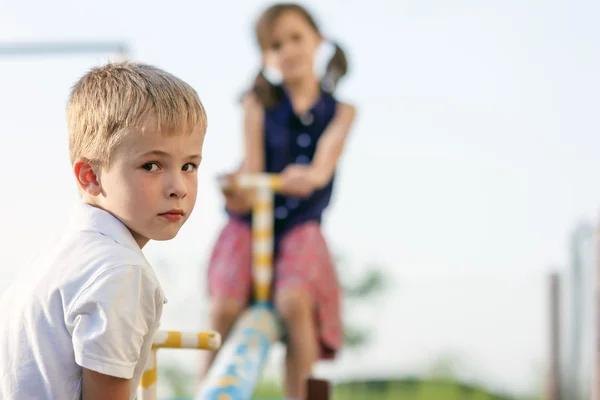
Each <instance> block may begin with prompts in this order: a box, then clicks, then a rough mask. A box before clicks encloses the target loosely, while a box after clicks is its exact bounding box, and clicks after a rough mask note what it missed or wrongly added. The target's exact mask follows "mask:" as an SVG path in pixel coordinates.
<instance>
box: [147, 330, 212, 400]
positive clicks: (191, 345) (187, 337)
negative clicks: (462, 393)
mask: <svg viewBox="0 0 600 400" xmlns="http://www.w3.org/2000/svg"><path fill="white" fill-rule="evenodd" d="M220 346H221V335H220V334H219V333H217V332H197V333H192V332H179V331H158V332H156V333H155V334H154V338H153V341H152V351H151V352H150V356H149V358H148V361H147V362H146V366H145V368H144V373H143V374H142V379H141V380H140V384H139V386H138V388H137V399H138V400H156V399H157V393H156V383H157V376H158V374H157V368H158V361H157V353H158V349H202V350H213V351H214V350H217V349H218V348H219V347H220Z"/></svg>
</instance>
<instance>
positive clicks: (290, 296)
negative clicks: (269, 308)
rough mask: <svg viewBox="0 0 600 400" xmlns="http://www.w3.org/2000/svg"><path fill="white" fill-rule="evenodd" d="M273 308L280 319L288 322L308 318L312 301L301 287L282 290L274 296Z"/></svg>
mask: <svg viewBox="0 0 600 400" xmlns="http://www.w3.org/2000/svg"><path fill="white" fill-rule="evenodd" d="M275 307H276V308H277V311H278V313H279V314H280V315H281V318H283V320H284V321H286V322H290V321H294V320H297V319H299V318H305V317H306V316H307V315H308V316H310V313H311V309H312V300H311V298H310V296H309V294H308V293H307V291H306V290H305V289H304V288H302V287H297V288H293V289H284V290H282V291H281V292H280V293H277V294H276V295H275Z"/></svg>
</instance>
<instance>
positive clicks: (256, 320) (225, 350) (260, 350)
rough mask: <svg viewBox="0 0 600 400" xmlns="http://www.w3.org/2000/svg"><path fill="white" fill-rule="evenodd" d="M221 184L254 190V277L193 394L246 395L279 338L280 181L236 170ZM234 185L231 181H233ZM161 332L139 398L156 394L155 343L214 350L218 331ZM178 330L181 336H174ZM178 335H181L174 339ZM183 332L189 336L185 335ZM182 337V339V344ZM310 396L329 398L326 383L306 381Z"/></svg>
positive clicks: (206, 399)
mask: <svg viewBox="0 0 600 400" xmlns="http://www.w3.org/2000/svg"><path fill="white" fill-rule="evenodd" d="M219 183H220V185H221V187H222V188H223V189H227V188H228V187H229V188H233V187H237V188H242V189H252V190H254V192H255V196H254V201H253V204H252V242H253V243H252V277H253V292H254V300H255V302H254V304H253V305H252V306H250V307H249V308H248V309H247V310H246V311H244V312H243V313H242V315H241V316H240V317H239V318H238V320H237V321H236V323H235V324H234V326H233V328H232V329H231V331H230V333H229V334H228V336H227V339H226V340H225V342H224V343H223V345H222V346H221V348H220V349H219V352H218V354H217V356H216V358H215V360H214V362H213V363H212V365H211V367H210V368H209V370H208V372H207V375H206V379H205V380H204V382H202V385H201V389H200V390H199V392H198V394H197V395H196V397H195V399H196V400H250V399H251V396H252V393H253V392H254V390H255V388H256V385H257V383H258V381H259V380H260V376H261V373H262V371H263V369H264V366H265V364H266V361H267V359H268V356H269V352H270V350H271V348H272V346H273V345H274V344H275V343H276V342H277V341H279V340H280V338H281V336H282V333H283V328H282V326H281V323H280V321H279V319H278V317H277V315H276V313H275V310H274V308H273V305H272V303H271V300H270V297H271V296H270V294H271V284H272V281H273V197H274V194H275V192H277V191H278V190H279V188H280V186H281V184H280V179H279V176H278V175H276V174H240V175H238V176H237V178H236V179H235V180H233V181H232V180H230V179H228V178H225V177H223V178H220V179H219ZM231 185H233V187H231ZM165 334H166V333H165V332H159V333H158V334H157V337H156V338H155V343H156V345H155V346H154V347H153V351H152V357H151V360H149V362H148V366H147V371H146V372H147V375H146V372H145V373H144V377H143V379H142V382H141V384H140V389H139V390H138V400H156V398H157V397H156V350H158V349H159V348H167V347H168V348H199V349H207V350H217V349H218V348H219V346H220V344H221V337H220V336H219V335H218V334H217V333H213V332H205V333H200V334H197V335H196V336H197V337H198V338H200V337H202V338H204V339H203V341H202V344H200V339H198V340H197V341H194V340H193V339H191V338H192V337H194V335H193V334H187V335H186V334H182V333H180V332H169V333H168V335H170V336H169V337H170V338H172V339H171V340H169V339H165V338H164V336H165ZM178 335H179V336H178ZM178 337H181V339H177V338H178ZM184 338H188V339H189V340H188V339H186V340H187V341H186V340H184ZM184 342H185V343H186V344H185V345H184ZM307 393H308V398H309V399H310V400H327V399H329V383H328V382H327V381H323V380H318V379H312V378H311V379H309V380H308V381H307Z"/></svg>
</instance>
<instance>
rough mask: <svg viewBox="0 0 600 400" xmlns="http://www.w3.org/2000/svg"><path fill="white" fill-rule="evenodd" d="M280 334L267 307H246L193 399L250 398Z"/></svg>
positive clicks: (245, 399)
mask: <svg viewBox="0 0 600 400" xmlns="http://www.w3.org/2000/svg"><path fill="white" fill-rule="evenodd" d="M280 334H281V330H280V326H279V321H278V320H277V318H276V317H275V314H274V313H273V311H272V310H271V309H270V307H268V306H266V305H255V306H252V307H250V308H249V309H248V310H246V311H245V312H244V313H243V314H242V316H241V317H240V318H239V319H238V321H237V322H236V324H235V325H234V327H233V329H232V331H231V333H230V335H229V336H228V338H227V340H226V341H225V343H224V345H223V347H222V348H221V349H220V350H219V353H218V354H217V357H216V358H215V361H214V362H213V365H212V366H211V368H210V371H209V372H208V374H207V376H206V380H205V381H204V383H203V386H202V388H201V390H200V392H199V393H198V395H197V396H196V400H249V399H250V398H251V396H252V393H253V392H254V389H255V388H256V384H257V383H258V381H259V380H260V375H261V373H262V370H263V368H264V366H265V363H266V361H267V359H268V356H269V351H270V349H271V347H272V345H273V343H275V342H276V341H277V340H278V339H279V337H280Z"/></svg>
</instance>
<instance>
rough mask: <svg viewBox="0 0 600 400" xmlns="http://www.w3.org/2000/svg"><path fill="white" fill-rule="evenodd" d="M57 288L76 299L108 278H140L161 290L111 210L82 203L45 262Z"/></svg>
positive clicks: (128, 233) (124, 227)
mask: <svg viewBox="0 0 600 400" xmlns="http://www.w3.org/2000/svg"><path fill="white" fill-rule="evenodd" d="M41 262H42V263H48V264H49V265H48V264H47V265H46V268H45V269H46V271H47V274H48V275H47V277H48V278H49V279H51V280H52V281H54V284H53V286H55V287H56V286H59V287H61V290H65V291H66V292H70V294H71V295H72V296H73V297H76V296H77V295H78V294H77V293H79V292H81V291H82V290H85V288H87V287H90V286H91V285H94V284H102V282H103V281H104V282H105V281H106V279H107V278H110V277H111V276H114V278H112V279H122V278H123V277H124V276H130V277H134V276H140V277H142V278H143V280H144V283H145V284H146V285H147V286H150V288H148V289H153V290H154V289H155V290H158V291H161V288H160V283H159V281H158V279H157V277H156V274H155V273H154V270H153V269H152V267H151V266H150V263H149V262H148V260H147V259H146V257H145V256H144V254H143V253H142V251H141V249H140V248H139V246H138V245H137V243H136V242H135V239H134V238H133V236H132V235H131V233H130V232H129V230H128V229H127V227H126V226H125V225H124V224H123V223H122V222H121V221H119V219H118V218H116V217H115V216H113V215H112V214H110V213H108V212H107V211H104V210H101V209H98V208H95V207H93V206H90V205H87V204H85V203H83V204H78V205H77V206H76V208H75V210H74V213H73V215H72V219H71V222H70V224H69V225H68V227H67V229H66V232H65V233H64V236H63V238H62V240H61V241H60V242H59V243H57V245H56V246H55V247H54V249H53V250H52V255H51V256H49V257H46V259H45V260H41Z"/></svg>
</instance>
